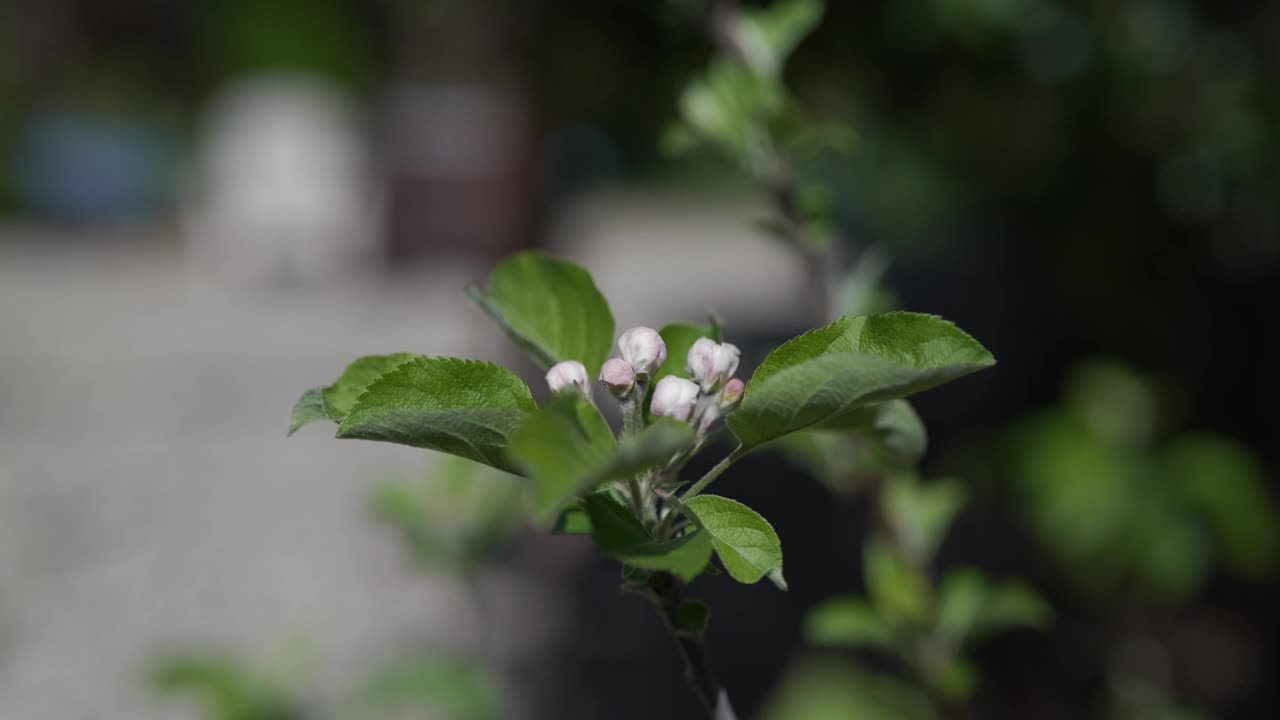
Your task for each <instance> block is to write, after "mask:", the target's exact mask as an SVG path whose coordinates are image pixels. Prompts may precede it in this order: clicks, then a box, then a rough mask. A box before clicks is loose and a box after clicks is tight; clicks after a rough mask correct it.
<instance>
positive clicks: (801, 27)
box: [734, 0, 823, 76]
mask: <svg viewBox="0 0 1280 720" xmlns="http://www.w3.org/2000/svg"><path fill="white" fill-rule="evenodd" d="M822 11H823V3H822V0H775V1H774V2H772V3H770V4H769V5H768V7H765V8H761V9H758V10H754V11H752V12H745V13H742V14H741V15H739V16H738V26H737V32H736V33H735V35H734V37H735V39H736V40H737V42H738V45H739V47H740V48H741V51H742V54H743V55H744V56H745V59H746V61H747V63H748V65H750V66H751V69H752V70H753V71H755V72H756V73H759V74H761V75H766V76H776V75H778V74H779V73H781V71H782V66H783V64H784V63H786V61H787V58H788V57H790V55H791V53H792V52H793V51H794V50H795V48H796V46H797V45H799V44H800V41H801V40H803V39H804V38H805V37H806V36H807V35H808V34H809V33H811V32H813V30H814V28H816V27H817V26H818V23H819V22H820V21H821V20H822Z"/></svg>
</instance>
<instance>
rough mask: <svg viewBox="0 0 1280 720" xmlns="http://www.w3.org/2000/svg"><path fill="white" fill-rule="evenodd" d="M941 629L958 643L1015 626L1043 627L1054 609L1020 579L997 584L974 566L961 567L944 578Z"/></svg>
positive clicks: (947, 636) (940, 599)
mask: <svg viewBox="0 0 1280 720" xmlns="http://www.w3.org/2000/svg"><path fill="white" fill-rule="evenodd" d="M938 597H939V600H938V603H939V604H938V617H937V623H938V632H939V633H941V634H942V635H943V637H946V638H947V639H948V640H949V641H951V642H952V643H954V644H956V645H960V644H962V643H965V642H968V641H971V640H975V639H978V638H981V637H983V636H986V635H990V634H992V633H995V632H998V631H1000V630H1006V629H1010V628H1014V627H1031V628H1043V627H1045V626H1046V625H1047V624H1048V623H1049V621H1050V619H1051V618H1052V617H1053V610H1052V609H1051V608H1050V607H1049V605H1048V604H1047V603H1046V602H1045V601H1044V600H1042V599H1041V598H1040V596H1039V595H1037V594H1036V592H1035V591H1034V590H1032V589H1031V588H1030V587H1028V586H1026V585H1024V584H1022V583H1019V582H1012V581H1011V582H1004V583H1000V584H998V585H993V584H992V583H991V581H990V580H989V579H988V578H987V577H986V576H985V575H984V574H982V572H980V571H978V570H976V569H974V568H959V569H957V570H953V571H951V572H950V573H948V574H947V577H946V578H945V579H944V580H943V581H942V587H941V590H940V591H939V596H938Z"/></svg>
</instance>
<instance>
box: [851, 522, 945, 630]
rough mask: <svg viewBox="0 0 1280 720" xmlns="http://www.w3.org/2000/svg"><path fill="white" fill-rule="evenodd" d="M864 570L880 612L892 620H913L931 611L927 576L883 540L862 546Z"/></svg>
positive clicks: (872, 598)
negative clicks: (904, 559) (905, 560)
mask: <svg viewBox="0 0 1280 720" xmlns="http://www.w3.org/2000/svg"><path fill="white" fill-rule="evenodd" d="M862 571H863V574H864V575H865V577H866V581H867V593H868V594H869V595H870V596H871V600H872V602H873V603H874V604H875V608H876V612H878V613H879V614H880V615H881V616H882V617H884V618H885V619H886V620H887V621H889V622H891V623H900V622H904V621H906V622H912V621H917V620H920V619H922V618H923V617H924V615H925V613H926V611H927V610H928V603H929V586H928V584H927V579H926V578H925V577H924V576H923V575H922V574H921V573H920V572H919V571H918V570H917V569H916V568H913V567H911V566H910V565H908V564H907V563H906V562H904V561H903V559H902V558H900V557H898V556H897V555H895V554H894V552H893V550H891V549H890V548H889V546H887V545H885V544H884V543H883V542H880V541H877V540H871V541H869V542H867V543H866V544H865V545H864V546H863V549H862Z"/></svg>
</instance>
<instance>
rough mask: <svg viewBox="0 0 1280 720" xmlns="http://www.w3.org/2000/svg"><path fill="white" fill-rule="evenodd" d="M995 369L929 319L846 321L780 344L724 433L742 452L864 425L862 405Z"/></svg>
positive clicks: (956, 333)
mask: <svg viewBox="0 0 1280 720" xmlns="http://www.w3.org/2000/svg"><path fill="white" fill-rule="evenodd" d="M994 363H995V359H994V358H992V357H991V353H989V352H987V350H986V349H985V348H983V347H982V345H980V344H979V343H978V342H977V341H976V340H974V339H973V338H971V337H969V336H968V335H966V334H965V333H964V332H962V331H961V330H959V329H958V328H956V327H955V326H954V325H952V324H951V323H949V322H947V321H945V320H942V319H941V318H938V317H935V316H932V315H919V314H915V313H905V312H893V313H886V314H883V315H868V316H863V317H853V318H851V317H846V318H841V319H840V320H837V321H836V322H834V323H832V324H830V325H827V326H826V327H822V328H818V329H817V330H811V331H809V332H807V333H805V334H804V335H801V336H799V337H797V338H795V339H793V340H790V341H788V342H786V343H785V344H783V345H782V346H781V347H779V348H777V349H776V350H774V351H773V352H772V353H770V354H769V357H767V358H765V361H764V363H762V364H761V365H760V367H759V368H757V369H756V372H755V374H754V375H753V376H752V378H751V381H750V382H749V383H748V384H747V389H746V394H745V395H744V397H743V399H742V405H740V406H739V407H738V409H737V410H736V411H735V412H733V413H731V414H730V415H729V421H728V422H729V427H730V429H732V430H733V433H734V435H736V436H737V437H738V439H739V440H740V441H741V442H742V445H743V447H744V448H748V449H750V448H753V447H756V446H758V445H760V444H762V443H765V442H768V441H770V440H773V439H774V438H777V437H781V436H783V435H786V434H787V433H791V432H795V431H796V430H801V429H804V428H807V427H835V428H840V427H847V426H850V425H854V426H856V425H858V424H863V423H865V422H866V417H867V416H866V411H865V410H864V406H866V405H868V404H870V403H875V402H882V401H885V400H891V399H894V398H900V397H905V396H907V395H911V394H913V393H917V392H920V391H922V390H927V389H929V388H932V387H935V386H937V385H941V384H942V383H945V382H948V381H951V380H954V379H956V378H959V377H963V376H964V375H968V374H969V373H972V372H975V371H977V370H981V369H983V368H986V367H990V366H991V365H993V364H994Z"/></svg>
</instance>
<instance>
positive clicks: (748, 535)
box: [686, 495, 787, 590]
mask: <svg viewBox="0 0 1280 720" xmlns="http://www.w3.org/2000/svg"><path fill="white" fill-rule="evenodd" d="M686 505H687V507H688V509H689V511H690V512H692V513H693V515H694V520H695V522H696V523H697V524H698V525H699V526H700V527H701V528H702V529H703V530H705V531H706V532H707V533H708V534H709V535H710V536H711V544H712V546H714V547H715V551H716V554H717V555H719V556H720V561H721V562H722V563H724V567H725V569H726V570H728V571H729V575H731V576H732V577H733V579H734V580H737V581H738V582H742V583H754V582H758V581H759V580H760V578H763V577H765V576H766V575H767V576H768V577H769V579H770V580H771V581H773V583H774V584H775V585H777V586H778V587H779V588H781V589H783V590H786V589H787V584H786V581H784V580H783V579H782V542H781V541H780V540H778V534H777V533H776V532H774V531H773V526H772V525H770V524H769V521H767V520H765V519H764V518H763V517H761V516H760V515H759V513H757V512H756V511H754V510H752V509H751V508H749V507H747V506H746V505H743V504H742V503H740V502H738V501H736V500H730V499H729V498H726V497H720V496H718V495H698V496H697V497H694V498H690V499H689V500H688V501H686Z"/></svg>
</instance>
